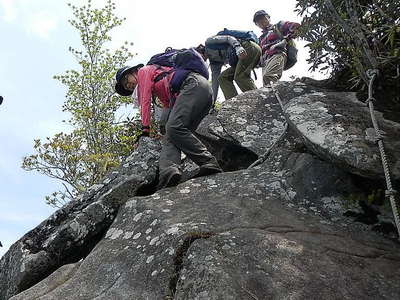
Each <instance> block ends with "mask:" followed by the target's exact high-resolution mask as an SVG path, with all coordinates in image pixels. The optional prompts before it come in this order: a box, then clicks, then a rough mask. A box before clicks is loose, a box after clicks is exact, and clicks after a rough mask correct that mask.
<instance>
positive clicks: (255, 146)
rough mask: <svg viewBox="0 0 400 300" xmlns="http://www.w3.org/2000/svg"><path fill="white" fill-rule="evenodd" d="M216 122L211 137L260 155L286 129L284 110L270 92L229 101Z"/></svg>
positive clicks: (252, 92) (246, 93)
mask: <svg viewBox="0 0 400 300" xmlns="http://www.w3.org/2000/svg"><path fill="white" fill-rule="evenodd" d="M216 119H217V121H215V122H212V123H211V124H210V125H209V126H208V129H209V131H210V133H211V134H214V135H216V136H219V137H223V138H225V139H227V140H232V141H235V142H237V143H238V144H240V145H241V146H243V147H246V148H248V149H249V150H251V151H253V152H254V153H256V154H257V155H260V154H263V153H264V152H265V151H266V150H267V149H268V148H269V147H270V146H271V145H272V144H273V143H274V141H275V140H276V139H277V138H278V137H279V136H280V135H281V134H282V131H283V129H284V126H285V118H284V116H283V112H282V109H281V107H280V105H279V103H278V101H277V100H276V98H275V96H274V94H273V93H272V92H271V91H270V90H268V89H259V90H255V91H247V92H245V93H243V94H240V95H238V96H237V97H234V98H231V99H229V100H226V101H225V102H223V105H222V107H221V109H220V111H219V113H218V115H217V116H216Z"/></svg>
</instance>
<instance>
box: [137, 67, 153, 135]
mask: <svg viewBox="0 0 400 300" xmlns="http://www.w3.org/2000/svg"><path fill="white" fill-rule="evenodd" d="M153 72H154V70H153V66H149V67H143V68H140V69H139V71H138V77H137V80H138V98H139V105H140V115H141V119H142V128H143V131H144V132H150V121H151V97H152V89H153V84H154V83H153V80H152V79H153V78H152V77H153Z"/></svg>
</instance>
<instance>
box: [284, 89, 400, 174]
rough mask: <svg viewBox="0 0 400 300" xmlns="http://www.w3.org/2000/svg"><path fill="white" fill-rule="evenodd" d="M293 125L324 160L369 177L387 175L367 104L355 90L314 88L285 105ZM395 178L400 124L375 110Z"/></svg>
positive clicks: (398, 165) (398, 169)
mask: <svg viewBox="0 0 400 300" xmlns="http://www.w3.org/2000/svg"><path fill="white" fill-rule="evenodd" d="M286 113H287V115H288V118H289V122H290V125H291V126H292V127H293V128H294V129H295V130H296V131H297V133H298V134H300V135H301V136H302V137H303V140H304V142H305V145H306V146H307V148H308V149H309V150H310V151H312V152H313V153H315V154H316V155H317V156H319V157H321V158H322V159H324V160H327V161H330V162H332V163H334V164H336V165H338V166H340V167H341V168H343V169H345V170H347V171H349V172H351V173H354V174H357V175H360V176H364V177H369V178H377V177H380V178H382V177H384V173H383V168H382V163H381V157H380V153H379V149H378V146H377V144H376V143H374V130H373V125H372V121H371V117H370V114H369V110H368V108H367V107H365V105H364V104H363V103H361V102H359V101H358V100H357V99H356V97H355V94H354V93H335V92H325V93H322V92H315V93H312V94H307V95H302V96H299V97H296V98H293V99H292V100H291V101H290V102H289V103H288V104H287V105H286ZM376 116H377V119H378V123H379V127H380V129H381V130H382V133H383V137H384V139H383V141H384V145H385V150H386V154H387V157H388V161H389V166H390V170H391V172H392V175H393V177H394V178H395V179H400V124H398V123H394V122H392V121H388V120H385V119H383V118H382V117H381V114H380V113H376Z"/></svg>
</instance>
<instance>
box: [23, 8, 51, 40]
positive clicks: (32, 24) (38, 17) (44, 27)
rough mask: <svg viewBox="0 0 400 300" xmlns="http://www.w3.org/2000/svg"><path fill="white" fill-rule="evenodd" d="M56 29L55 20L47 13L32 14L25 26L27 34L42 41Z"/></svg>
mask: <svg viewBox="0 0 400 300" xmlns="http://www.w3.org/2000/svg"><path fill="white" fill-rule="evenodd" d="M56 27H57V19H56V18H55V17H54V16H52V15H50V13H47V12H39V13H36V14H34V15H33V16H32V17H31V19H30V20H29V22H28V23H27V24H26V29H27V31H28V32H29V33H32V34H35V35H37V36H39V37H41V38H43V39H48V38H49V36H50V32H51V31H52V30H54V29H55V28H56Z"/></svg>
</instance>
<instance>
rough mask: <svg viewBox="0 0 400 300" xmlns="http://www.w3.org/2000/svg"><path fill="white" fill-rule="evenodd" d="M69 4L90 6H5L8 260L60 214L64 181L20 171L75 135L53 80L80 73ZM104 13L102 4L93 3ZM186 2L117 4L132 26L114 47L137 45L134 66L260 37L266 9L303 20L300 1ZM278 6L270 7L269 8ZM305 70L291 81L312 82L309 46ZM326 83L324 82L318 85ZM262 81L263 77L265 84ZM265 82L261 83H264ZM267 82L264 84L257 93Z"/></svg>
mask: <svg viewBox="0 0 400 300" xmlns="http://www.w3.org/2000/svg"><path fill="white" fill-rule="evenodd" d="M67 2H72V3H74V4H78V5H79V4H84V3H85V2H86V1H84V0H73V1H64V0H0V36H1V39H2V41H1V46H0V95H2V96H3V97H4V102H3V104H2V105H1V106H0V141H1V143H0V241H1V242H2V243H3V248H0V256H2V255H3V254H4V253H5V251H6V250H7V249H8V248H9V246H10V245H11V244H12V243H14V242H15V241H17V240H18V239H19V238H21V237H22V236H23V235H24V234H25V233H27V232H28V231H29V230H31V229H33V228H34V227H35V226H36V225H38V224H39V223H40V222H41V221H43V220H44V219H46V218H47V217H48V216H49V215H50V214H51V213H52V212H53V211H54V209H53V208H51V207H50V206H48V205H46V204H45V201H44V196H45V195H48V194H50V193H51V192H53V191H55V190H56V189H57V187H58V183H57V181H54V180H52V179H49V178H47V177H45V176H43V175H41V174H38V173H35V172H26V171H24V170H22V169H21V163H22V158H23V157H24V156H26V155H29V154H33V140H34V139H36V138H41V139H44V138H45V137H48V136H53V135H54V134H55V133H57V132H60V131H63V130H64V131H65V130H68V128H65V127H63V126H64V125H63V123H62V122H61V121H62V120H63V119H66V118H68V116H67V115H66V114H65V113H63V112H61V106H62V104H63V101H64V96H65V88H64V87H63V86H62V85H61V84H60V83H59V82H58V81H56V80H54V79H52V77H53V75H56V74H61V73H63V72H64V71H65V70H67V69H73V68H76V62H75V60H74V59H73V57H72V56H71V54H70V53H69V52H68V51H67V49H68V47H69V46H73V47H75V48H79V46H80V44H79V36H78V34H77V32H76V31H74V29H73V28H72V26H70V25H69V23H68V22H67V20H68V19H69V18H70V17H71V16H72V13H71V11H70V9H69V8H68V6H67V5H66V3H67ZM93 3H94V4H95V5H101V4H102V3H103V0H93ZM186 3H188V2H186V1H180V0H169V1H156V2H155V1H136V0H119V1H117V14H118V16H120V17H126V18H127V20H126V22H125V23H124V24H123V26H121V27H120V28H119V29H117V30H116V31H115V32H114V34H113V41H112V42H111V45H110V47H117V46H119V45H121V44H122V42H123V41H125V40H128V41H132V42H134V46H133V48H132V50H133V52H136V53H138V55H137V56H136V57H135V58H134V59H133V61H132V63H138V62H141V61H146V60H147V59H148V58H149V57H150V56H151V55H152V54H154V53H157V52H160V51H163V49H165V47H167V46H172V47H175V48H180V47H188V46H195V45H198V44H199V43H201V42H203V43H204V41H205V39H206V38H207V37H208V36H211V35H213V34H215V33H216V32H218V31H219V30H222V29H223V28H224V27H228V28H230V29H244V30H249V29H250V30H254V31H255V32H256V33H257V34H259V33H260V32H259V30H258V29H257V27H255V25H254V24H253V23H252V15H253V13H254V12H255V11H256V10H258V9H266V10H267V11H268V12H269V13H270V14H271V16H272V21H273V22H277V21H279V20H293V21H299V20H300V18H299V17H298V16H296V14H295V13H294V12H293V9H294V5H295V0H281V1H279V2H274V3H275V4H270V7H266V4H267V3H268V1H261V0H252V1H246V2H239V1H232V0H231V1H228V0H223V1H215V0H213V1H210V0H203V1H200V2H199V4H201V6H198V7H196V8H193V7H194V2H193V3H191V5H190V7H189V6H188V5H187V4H186ZM269 3H271V2H269ZM299 45H300V48H301V51H300V54H299V63H298V64H297V65H296V66H295V67H294V68H293V69H292V70H290V72H286V74H285V75H284V79H288V78H289V76H290V75H299V76H305V75H310V74H309V73H308V71H307V65H306V63H305V59H306V56H307V53H306V50H304V49H303V47H302V45H304V43H303V42H300V43H299ZM315 76H317V77H319V75H318V74H316V75H314V77H315ZM258 77H259V78H260V77H261V76H258ZM259 80H260V79H259ZM260 85H261V82H260V81H259V82H258V86H260Z"/></svg>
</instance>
